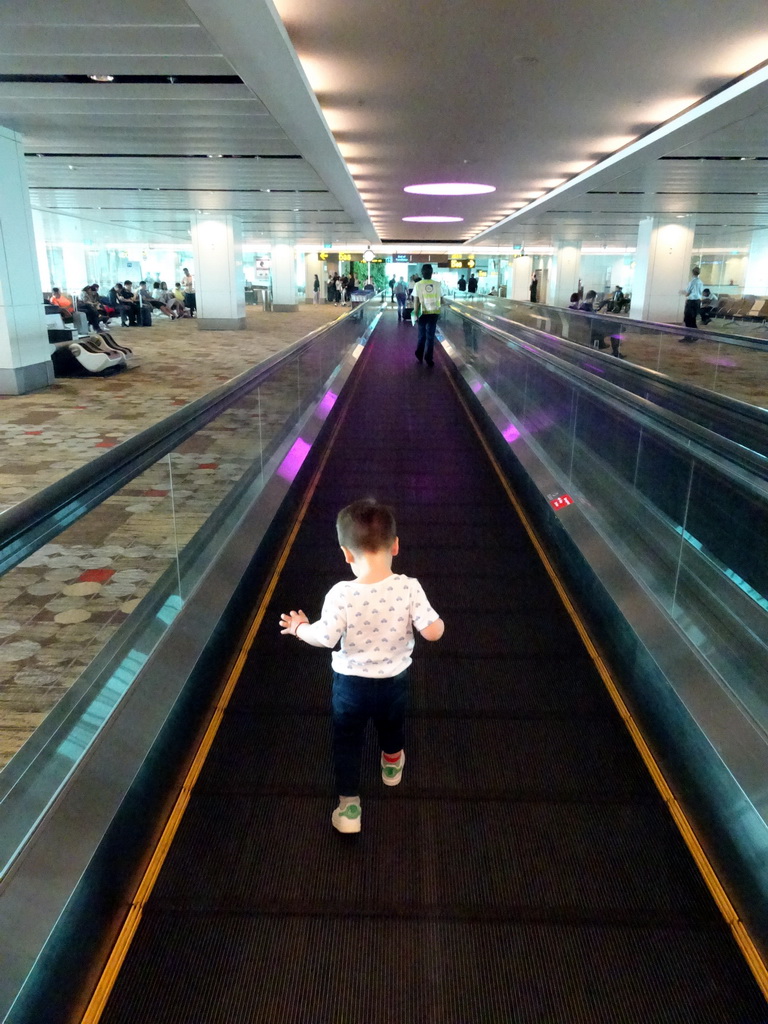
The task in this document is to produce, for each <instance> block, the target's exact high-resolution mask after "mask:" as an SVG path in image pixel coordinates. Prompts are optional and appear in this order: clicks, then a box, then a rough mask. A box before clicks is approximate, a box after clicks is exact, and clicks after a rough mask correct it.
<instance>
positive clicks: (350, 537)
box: [280, 498, 444, 833]
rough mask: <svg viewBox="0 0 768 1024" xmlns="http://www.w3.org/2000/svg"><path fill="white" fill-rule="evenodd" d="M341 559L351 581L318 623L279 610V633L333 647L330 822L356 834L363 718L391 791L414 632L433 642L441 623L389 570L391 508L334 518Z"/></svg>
mask: <svg viewBox="0 0 768 1024" xmlns="http://www.w3.org/2000/svg"><path fill="white" fill-rule="evenodd" d="M336 533H337V536H338V540H339V544H340V546H341V551H342V554H343V556H344V560H345V561H346V562H347V563H348V565H350V566H351V568H352V572H353V574H354V576H355V579H354V580H343V581H342V582H340V583H337V584H335V586H333V587H331V589H330V590H329V591H328V593H327V594H326V597H325V601H324V602H323V610H322V612H321V614H320V618H319V619H318V620H317V621H316V622H310V621H309V619H308V618H307V616H306V615H305V614H304V612H303V611H301V610H299V611H291V612H283V614H282V615H281V616H280V632H281V633H283V634H288V635H290V636H295V637H298V639H299V640H303V641H304V642H305V643H308V644H311V645H312V646H313V647H328V648H335V647H336V644H337V643H339V641H341V646H340V649H339V650H337V651H336V650H334V652H333V654H332V655H331V665H332V668H333V699H332V709H333V760H334V768H335V774H336V789H337V791H338V796H339V803H338V806H337V807H336V809H335V810H334V812H333V814H332V815H331V823H332V825H333V827H334V828H335V829H337V830H338V831H339V832H347V833H351V832H359V831H360V825H361V810H360V762H361V758H362V750H363V740H364V737H365V727H366V725H367V723H368V719H369V718H370V719H373V723H374V725H375V727H376V731H377V733H378V739H379V746H380V749H381V761H380V764H381V780H382V782H383V783H384V785H385V786H397V785H398V784H399V782H400V781H401V779H402V777H403V765H404V764H405V750H404V746H405V737H404V727H405V713H406V707H407V702H408V674H409V673H408V670H409V667H410V665H411V661H412V658H411V653H412V651H413V648H414V644H415V641H414V636H413V630H414V628H416V629H417V630H418V631H419V633H420V634H421V635H422V637H423V638H424V639H425V640H439V639H440V637H441V636H442V635H443V630H444V624H443V620H442V619H441V618H440V617H439V616H438V614H437V612H436V611H435V610H434V609H433V608H432V606H431V605H430V603H429V601H428V600H427V596H426V594H425V593H424V590H423V588H422V586H421V584H420V583H419V581H418V580H416V579H413V578H412V577H408V576H403V575H401V574H399V573H393V572H392V559H393V558H394V556H395V555H397V554H398V552H399V550H400V545H399V541H398V537H397V527H396V524H395V517H394V515H393V513H392V510H391V509H390V508H388V507H387V506H386V505H381V504H379V503H378V502H377V501H374V500H373V499H370V498H366V499H363V500H361V501H355V502H353V503H352V504H351V505H347V507H346V508H343V509H342V510H341V512H339V514H338V516H337V519H336Z"/></svg>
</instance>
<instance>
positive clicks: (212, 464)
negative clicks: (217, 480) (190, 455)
mask: <svg viewBox="0 0 768 1024" xmlns="http://www.w3.org/2000/svg"><path fill="white" fill-rule="evenodd" d="M197 468H198V469H218V468H219V464H218V462H199V463H198V464H197Z"/></svg>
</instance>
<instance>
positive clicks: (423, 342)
mask: <svg viewBox="0 0 768 1024" xmlns="http://www.w3.org/2000/svg"><path fill="white" fill-rule="evenodd" d="M421 277H422V280H421V281H419V282H418V283H417V284H416V286H415V287H414V289H413V311H414V313H415V314H416V323H417V325H418V328H419V340H418V342H417V345H416V358H417V359H418V361H419V362H421V361H422V359H423V360H424V362H425V363H426V364H427V366H433V365H434V362H433V350H434V347H435V331H436V330H437V320H438V317H439V316H440V305H441V302H442V293H441V289H440V282H439V281H433V280H432V264H431V263H425V264H424V266H423V267H422V268H421ZM471 280H472V279H471V278H470V281H471Z"/></svg>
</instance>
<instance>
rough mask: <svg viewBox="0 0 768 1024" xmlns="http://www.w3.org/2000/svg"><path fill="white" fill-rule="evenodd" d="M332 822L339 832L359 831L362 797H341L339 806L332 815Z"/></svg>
mask: <svg viewBox="0 0 768 1024" xmlns="http://www.w3.org/2000/svg"><path fill="white" fill-rule="evenodd" d="M331 824H332V825H333V827H334V828H335V829H337V830H338V831H339V832H359V831H360V797H359V796H342V797H339V806H338V807H337V808H336V810H335V811H334V812H333V814H332V815H331Z"/></svg>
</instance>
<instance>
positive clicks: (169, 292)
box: [160, 281, 187, 320]
mask: <svg viewBox="0 0 768 1024" xmlns="http://www.w3.org/2000/svg"><path fill="white" fill-rule="evenodd" d="M160 294H161V295H162V297H163V302H164V303H165V305H166V306H167V307H168V309H170V311H171V312H172V313H173V314H174V316H175V318H176V319H177V320H180V319H181V318H182V317H183V316H186V315H187V313H186V307H185V306H184V298H183V296H182V298H180V299H177V298H176V293H175V292H174V291H173V289H172V288H169V287H168V285H167V284H166V283H165V281H161V282H160Z"/></svg>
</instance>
